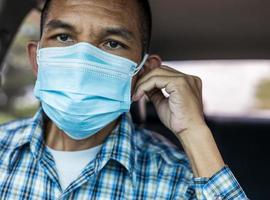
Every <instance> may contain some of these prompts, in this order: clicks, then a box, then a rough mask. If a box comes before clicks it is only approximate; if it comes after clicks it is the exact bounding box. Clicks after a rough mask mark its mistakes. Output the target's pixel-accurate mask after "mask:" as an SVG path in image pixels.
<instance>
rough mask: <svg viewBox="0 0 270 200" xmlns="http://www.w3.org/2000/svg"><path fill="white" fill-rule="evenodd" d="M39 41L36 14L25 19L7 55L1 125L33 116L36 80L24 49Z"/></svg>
mask: <svg viewBox="0 0 270 200" xmlns="http://www.w3.org/2000/svg"><path fill="white" fill-rule="evenodd" d="M38 38H39V13H38V12H37V11H34V10H33V11H32V12H30V14H29V15H28V16H27V17H26V18H25V20H24V22H23V24H22V25H21V27H20V29H19V31H18V33H17V35H16V37H15V39H14V41H13V44H12V46H11V48H10V50H9V51H8V55H7V56H6V58H5V61H4V64H3V66H2V71H1V76H2V79H1V82H2V83H1V88H0V123H4V122H7V121H10V120H14V119H17V118H22V117H29V116H32V115H33V113H35V112H36V110H37V108H38V102H37V100H36V99H35V98H34V97H33V86H34V83H35V77H34V75H33V73H32V69H31V66H30V64H29V61H28V58H27V54H26V45H27V42H28V41H29V40H37V39H38Z"/></svg>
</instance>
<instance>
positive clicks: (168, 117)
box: [133, 66, 225, 177]
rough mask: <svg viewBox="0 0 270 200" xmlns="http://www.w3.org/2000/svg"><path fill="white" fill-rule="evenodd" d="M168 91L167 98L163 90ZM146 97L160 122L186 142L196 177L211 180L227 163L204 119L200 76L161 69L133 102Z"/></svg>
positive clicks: (146, 77) (139, 87)
mask: <svg viewBox="0 0 270 200" xmlns="http://www.w3.org/2000/svg"><path fill="white" fill-rule="evenodd" d="M164 88H165V90H166V92H167V93H168V94H169V97H168V98H166V97H165V96H164V95H163V94H162V92H161V89H164ZM144 94H146V95H147V96H148V98H149V99H150V100H151V101H152V102H153V104H154V106H155V108H156V110H157V113H158V116H159V118H160V120H161V121H162V122H163V124H165V126H167V127H168V128H169V129H170V130H171V131H172V132H173V133H174V134H175V135H176V136H177V137H178V139H179V141H180V142H181V143H182V146H183V147H184V149H185V152H186V153H187V156H188V157H189V160H190V163H191V166H192V169H193V173H194V175H195V176H196V177H211V176H212V175H213V174H214V173H216V172H217V171H219V170H220V169H221V168H222V167H223V166H224V165H225V164H224V161H223V159H222V157H221V155H220V153H219V150H218V148H217V146H216V143H215V141H214V138H213V135H212V133H211V131H210V129H209V128H208V127H207V125H206V123H205V121H204V116H203V103H202V82H201V80H200V79H199V78H198V77H195V76H191V75H187V74H183V73H181V72H178V71H176V70H173V69H171V68H169V67H167V66H161V67H160V68H157V69H155V70H152V71H151V72H149V73H147V74H146V75H144V76H143V77H142V78H141V79H140V80H139V81H138V82H137V85H136V87H135V93H134V96H133V100H134V101H137V100H139V99H140V98H142V97H143V95H144Z"/></svg>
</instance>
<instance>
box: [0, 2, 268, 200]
mask: <svg viewBox="0 0 270 200" xmlns="http://www.w3.org/2000/svg"><path fill="white" fill-rule="evenodd" d="M150 3H151V9H152V12H153V34H152V42H151V44H152V45H151V50H150V53H152V52H154V53H156V54H159V55H161V57H162V59H163V60H165V61H174V60H178V61H187V60H193V61H194V60H195V61H196V60H241V59H245V60H254V59H256V60H268V59H269V58H270V24H269V21H268V20H267V19H270V1H267V0H257V1H253V0H238V1H235V0H226V1H215V0H204V1H195V0H181V1H180V0H170V1H164V0H150ZM41 5H42V0H40V1H38V0H24V1H19V0H0V69H1V66H2V67H3V66H4V59H5V56H6V55H7V53H8V50H9V48H10V46H11V44H12V42H13V40H14V37H15V35H16V33H17V31H18V29H19V27H20V25H21V23H22V22H23V20H24V18H25V16H26V15H27V14H28V13H29V12H30V11H31V10H32V9H37V10H40V8H41ZM254 68H256V66H254ZM0 71H1V70H0ZM269 76H270V74H269ZM0 77H2V76H0ZM239 81H240V82H241V77H239ZM0 82H1V81H0ZM221 89H222V88H221ZM227 98H230V96H228V97H227ZM131 113H132V116H133V120H134V121H135V123H137V124H139V125H140V126H143V127H146V128H148V129H151V130H154V131H156V132H158V133H160V134H162V135H164V136H165V137H167V138H168V139H169V140H171V141H172V143H174V144H176V145H177V146H179V148H180V149H182V148H181V144H180V143H179V141H178V140H177V138H176V137H175V136H174V134H173V133H171V132H170V131H169V130H168V129H167V128H166V127H164V126H163V125H162V123H161V122H160V121H159V119H158V116H157V114H156V112H155V109H154V107H153V105H152V104H151V103H150V102H143V103H136V104H133V105H132V109H131ZM205 119H206V121H207V123H208V125H209V127H210V128H211V130H212V132H213V134H214V137H215V139H216V141H217V144H218V146H219V149H220V151H221V153H222V155H223V157H224V160H225V162H226V164H227V165H228V166H229V167H230V168H231V169H232V171H233V172H234V174H235V176H236V178H237V179H238V181H239V182H240V185H241V186H242V187H243V189H244V191H245V192H246V194H247V195H248V197H249V198H250V199H257V200H259V199H268V198H267V197H269V198H270V194H269V193H270V192H269V191H268V188H269V186H270V184H269V179H270V175H269V174H268V170H269V168H270V156H269V154H268V153H269V152H270V151H269V149H268V145H269V140H270V117H268V118H267V117H265V118H256V117H249V116H242V117H234V116H231V117H230V116H213V115H211V116H208V115H205Z"/></svg>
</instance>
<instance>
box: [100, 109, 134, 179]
mask: <svg viewBox="0 0 270 200" xmlns="http://www.w3.org/2000/svg"><path fill="white" fill-rule="evenodd" d="M133 132H134V126H133V123H132V119H131V116H130V114H129V113H124V114H123V115H122V116H121V117H120V119H119V123H118V125H117V126H116V127H115V129H114V130H113V131H112V133H111V134H110V135H109V136H108V137H107V139H106V140H105V142H104V144H103V146H102V148H101V151H100V153H99V154H98V155H97V159H98V160H99V162H98V165H97V169H96V170H97V171H100V170H101V169H102V168H103V167H104V166H105V165H106V164H107V162H108V161H110V160H115V161H117V162H119V163H120V164H121V165H122V166H124V167H125V169H126V170H128V172H129V173H130V175H132V174H133V169H134V163H135V160H134V159H135V149H134V140H132V133H133Z"/></svg>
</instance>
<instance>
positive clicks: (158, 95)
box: [147, 88, 165, 106]
mask: <svg viewBox="0 0 270 200" xmlns="http://www.w3.org/2000/svg"><path fill="white" fill-rule="evenodd" d="M147 96H148V98H149V99H150V100H151V101H152V102H153V103H154V105H155V106H156V105H158V104H159V103H160V102H161V101H162V100H164V99H165V97H164V95H163V94H162V92H161V90H160V89H157V88H156V89H154V90H152V91H150V92H148V93H147Z"/></svg>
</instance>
